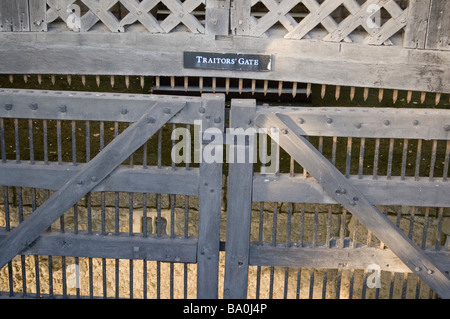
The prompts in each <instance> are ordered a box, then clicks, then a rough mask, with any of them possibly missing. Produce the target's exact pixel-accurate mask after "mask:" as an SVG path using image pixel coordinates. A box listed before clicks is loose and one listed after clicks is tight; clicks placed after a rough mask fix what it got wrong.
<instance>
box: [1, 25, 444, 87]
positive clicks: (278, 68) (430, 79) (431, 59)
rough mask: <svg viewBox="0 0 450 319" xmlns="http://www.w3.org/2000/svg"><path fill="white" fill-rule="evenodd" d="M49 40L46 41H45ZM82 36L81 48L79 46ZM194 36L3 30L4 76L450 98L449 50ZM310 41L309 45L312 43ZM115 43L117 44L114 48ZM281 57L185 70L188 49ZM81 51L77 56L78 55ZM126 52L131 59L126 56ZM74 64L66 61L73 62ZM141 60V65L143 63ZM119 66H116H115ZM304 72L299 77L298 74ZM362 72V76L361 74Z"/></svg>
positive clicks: (2, 55) (2, 67) (2, 71)
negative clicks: (163, 79) (323, 88)
mask: <svg viewBox="0 0 450 319" xmlns="http://www.w3.org/2000/svg"><path fill="white" fill-rule="evenodd" d="M44 35H45V37H44ZM80 37H81V39H82V43H83V44H82V45H80ZM232 40H233V41H231V39H229V38H228V39H221V40H212V39H211V37H210V36H202V35H194V34H190V33H188V32H184V33H172V34H159V35H158V34H151V33H149V32H147V33H133V34H132V35H131V34H130V33H125V34H113V33H99V32H86V33H83V34H76V33H71V32H69V33H59V32H52V33H50V32H47V33H45V34H40V33H37V34H35V33H33V34H32V35H31V34H29V33H28V32H22V33H14V35H13V34H11V33H3V32H2V33H0V41H1V42H2V46H1V47H0V73H4V74H99V75H117V74H122V75H143V76H145V75H149V76H154V75H158V76H177V77H178V76H199V77H218V76H219V75H220V76H221V77H225V78H227V77H229V78H236V77H239V78H242V79H257V80H258V79H259V80H270V81H272V80H274V81H290V82H299V83H317V84H329V85H341V86H350V87H352V86H355V87H370V88H386V89H398V90H412V91H426V92H438V93H450V55H449V54H448V52H447V51H431V50H410V49H405V48H403V47H399V46H390V47H387V46H368V45H362V44H357V43H352V44H350V43H331V42H324V41H310V40H302V41H287V40H286V39H282V38H281V39H264V38H252V37H234V38H233V39H232ZM305 41H306V42H305ZM112 44H114V45H112ZM199 47H202V48H208V51H209V52H212V53H214V52H216V53H223V52H240V53H243V54H255V53H256V54H270V55H274V56H275V59H274V68H273V71H272V72H259V73H255V72H240V73H239V74H236V72H233V71H221V72H220V73H217V71H216V70H195V69H185V68H184V65H183V51H189V50H192V51H195V50H198V48H199ZM74 52H76V54H74ZM125 52H126V54H124V53H125ZM68 56H70V57H71V63H67V57H68ZM136 61H141V63H136ZM111 65H114V68H111ZM293 69H295V70H299V72H292V70H293ZM355 74H359V76H357V77H356V76H355Z"/></svg>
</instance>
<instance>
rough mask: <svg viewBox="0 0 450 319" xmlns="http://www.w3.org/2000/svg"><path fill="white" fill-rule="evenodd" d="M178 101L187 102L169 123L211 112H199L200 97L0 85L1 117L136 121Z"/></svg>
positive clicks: (200, 117) (190, 120) (184, 121)
mask: <svg viewBox="0 0 450 319" xmlns="http://www.w3.org/2000/svg"><path fill="white" fill-rule="evenodd" d="M0 63H1V62H0ZM176 101H183V103H186V106H185V108H184V109H183V110H182V111H180V112H179V113H178V114H177V115H175V116H174V117H173V118H171V119H170V120H169V123H186V124H193V121H195V120H196V119H202V118H206V117H207V116H211V114H210V113H209V110H204V112H203V113H201V112H199V109H200V107H201V105H202V104H201V98H198V97H177V96H166V95H149V94H118V93H98V92H73V91H45V90H24V89H0V117H3V118H27V119H48V120H74V121H86V120H88V121H106V122H107V121H114V122H136V121H137V120H138V119H139V118H140V117H141V116H142V114H143V113H144V112H145V111H146V110H148V109H149V108H150V107H151V106H154V105H155V104H156V103H158V102H176ZM31 105H33V106H34V107H30V106H31Z"/></svg>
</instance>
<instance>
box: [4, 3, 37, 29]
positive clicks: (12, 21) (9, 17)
mask: <svg viewBox="0 0 450 319" xmlns="http://www.w3.org/2000/svg"><path fill="white" fill-rule="evenodd" d="M0 31H6V32H11V31H15V32H21V31H30V20H29V11H28V0H2V1H1V3H0Z"/></svg>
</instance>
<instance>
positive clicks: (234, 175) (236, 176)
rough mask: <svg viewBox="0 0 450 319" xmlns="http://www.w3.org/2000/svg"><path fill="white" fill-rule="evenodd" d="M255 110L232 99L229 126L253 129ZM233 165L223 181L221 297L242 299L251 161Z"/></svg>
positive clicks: (245, 149) (244, 149) (242, 149)
mask: <svg viewBox="0 0 450 319" xmlns="http://www.w3.org/2000/svg"><path fill="white" fill-rule="evenodd" d="M255 108H256V102H255V101H254V100H232V104H231V113H230V127H231V128H236V129H243V130H244V131H245V130H247V129H248V128H253V118H254V114H255ZM231 147H233V148H234V151H235V152H234V154H249V152H250V148H251V147H253V145H238V144H237V143H234V144H233V145H229V148H231ZM238 152H239V153H238ZM245 156H246V157H247V156H248V155H245ZM236 162H237V161H236ZM236 162H235V161H234V160H233V162H232V163H229V168H228V178H227V230H226V244H225V282H224V292H223V296H224V298H228V299H243V298H246V297H247V281H248V254H249V244H250V221H251V212H252V179H253V163H252V161H244V163H236Z"/></svg>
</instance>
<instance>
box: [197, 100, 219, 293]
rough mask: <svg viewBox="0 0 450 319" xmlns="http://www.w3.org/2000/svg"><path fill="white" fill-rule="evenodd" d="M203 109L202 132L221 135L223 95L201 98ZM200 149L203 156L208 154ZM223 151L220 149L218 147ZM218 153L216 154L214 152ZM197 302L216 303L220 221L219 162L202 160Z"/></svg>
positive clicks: (199, 198) (204, 147)
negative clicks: (208, 113) (208, 300)
mask: <svg viewBox="0 0 450 319" xmlns="http://www.w3.org/2000/svg"><path fill="white" fill-rule="evenodd" d="M202 100H203V108H204V109H205V110H209V111H210V112H211V114H210V115H211V116H209V117H208V118H204V119H203V121H202V128H201V130H203V131H206V130H216V131H217V132H223V131H224V124H225V95H223V94H217V95H214V94H203V95H202ZM206 147H210V146H207V145H205V144H204V145H202V146H201V150H202V155H203V154H204V152H207V150H206ZM218 147H219V148H222V147H223V146H222V145H219V146H218ZM216 151H217V150H216ZM198 192H199V194H198V202H199V203H198V205H199V215H198V251H197V298H199V299H206V298H208V299H217V297H218V293H219V286H218V282H219V251H220V221H221V211H222V160H220V161H214V162H212V163H211V162H209V161H207V160H206V159H205V158H202V161H201V163H200V181H199V190H198Z"/></svg>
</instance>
